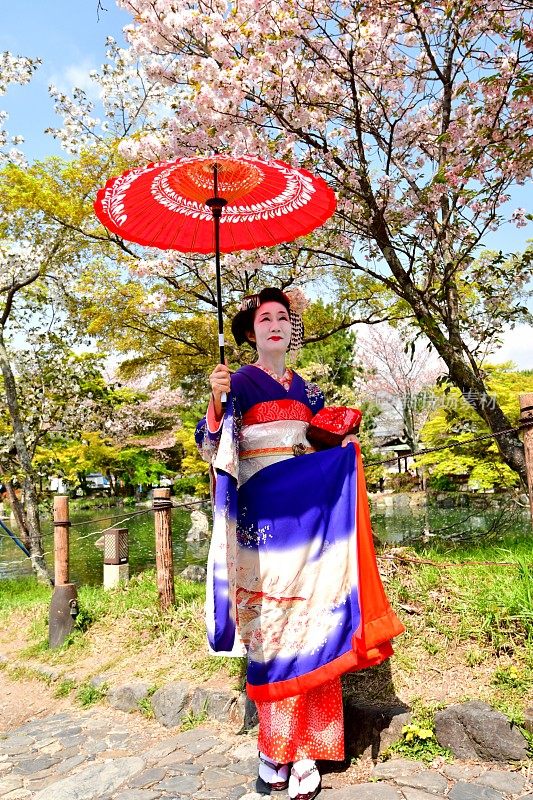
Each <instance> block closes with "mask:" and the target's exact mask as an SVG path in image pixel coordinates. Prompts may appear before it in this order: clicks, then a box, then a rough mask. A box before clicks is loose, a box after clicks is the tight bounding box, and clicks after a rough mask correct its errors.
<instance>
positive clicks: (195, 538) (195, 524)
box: [187, 508, 209, 542]
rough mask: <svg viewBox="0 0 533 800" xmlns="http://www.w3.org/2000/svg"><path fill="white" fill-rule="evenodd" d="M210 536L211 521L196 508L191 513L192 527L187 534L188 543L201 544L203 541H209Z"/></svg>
mask: <svg viewBox="0 0 533 800" xmlns="http://www.w3.org/2000/svg"><path fill="white" fill-rule="evenodd" d="M208 536H209V519H208V517H207V514H204V512H203V511H200V509H199V508H195V509H194V511H191V527H190V529H189V532H188V534H187V541H188V542H199V541H200V540H201V539H207V537H208Z"/></svg>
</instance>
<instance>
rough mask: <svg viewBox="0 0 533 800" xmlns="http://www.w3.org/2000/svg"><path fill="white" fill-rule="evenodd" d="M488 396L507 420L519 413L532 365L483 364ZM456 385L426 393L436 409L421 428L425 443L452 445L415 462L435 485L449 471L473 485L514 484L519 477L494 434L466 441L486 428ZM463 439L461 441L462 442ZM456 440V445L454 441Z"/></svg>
mask: <svg viewBox="0 0 533 800" xmlns="http://www.w3.org/2000/svg"><path fill="white" fill-rule="evenodd" d="M486 382H487V386H488V390H489V394H488V396H487V402H489V403H493V402H494V403H496V402H497V403H498V404H499V405H500V407H501V408H502V409H503V410H504V413H505V415H506V417H507V418H508V419H509V422H510V424H511V425H517V424H518V419H519V413H520V412H519V406H518V395H519V394H520V393H523V392H528V391H529V392H530V391H533V370H529V371H518V370H516V368H515V367H514V365H513V364H511V363H506V364H500V365H494V366H487V367H486ZM468 399H469V398H468V396H466V398H465V397H464V396H462V395H461V393H460V392H459V391H458V390H457V389H456V388H450V387H449V386H442V385H441V386H438V387H435V389H434V390H433V392H432V393H429V392H428V394H427V395H426V402H427V403H430V404H434V405H435V410H434V412H433V413H432V415H431V417H430V419H429V420H428V421H427V422H426V424H425V425H424V427H423V429H422V441H423V446H424V447H428V448H430V447H440V446H442V445H446V444H448V443H449V444H450V445H454V447H451V446H450V448H446V449H444V450H440V451H438V452H436V453H428V454H427V455H425V456H417V458H416V464H417V466H421V467H423V468H424V469H425V470H426V472H427V474H428V475H429V479H430V485H431V481H433V483H434V484H435V485H442V483H443V482H446V479H448V478H450V476H462V477H465V476H466V477H467V479H468V487H469V488H470V489H472V490H484V489H503V488H509V487H513V486H517V485H518V483H519V479H518V476H517V473H516V472H515V471H514V470H512V469H511V468H510V467H509V466H508V465H507V464H506V463H505V461H504V460H503V459H502V457H501V453H500V451H499V449H498V446H497V443H496V441H495V440H494V439H484V440H481V441H479V442H473V443H471V444H469V443H468V440H470V439H472V438H475V437H476V436H480V435H484V434H487V433H490V429H489V427H488V426H487V425H486V424H484V423H483V422H482V421H481V420H480V417H479V415H478V414H477V413H476V411H475V410H474V407H473V405H472V403H470V402H468ZM461 442H465V444H464V445H462V446H461ZM455 445H459V446H455Z"/></svg>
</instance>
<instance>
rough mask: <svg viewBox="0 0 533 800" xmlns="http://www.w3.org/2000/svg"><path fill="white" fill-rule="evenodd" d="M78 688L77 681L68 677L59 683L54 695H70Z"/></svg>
mask: <svg viewBox="0 0 533 800" xmlns="http://www.w3.org/2000/svg"><path fill="white" fill-rule="evenodd" d="M75 688H76V681H73V680H71V679H70V678H67V679H65V680H63V681H61V683H60V684H59V686H58V687H57V689H56V690H55V692H54V697H68V696H69V694H70V693H71V692H72V691H73V690H74V689H75Z"/></svg>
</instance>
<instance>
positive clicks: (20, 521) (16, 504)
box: [6, 481, 30, 550]
mask: <svg viewBox="0 0 533 800" xmlns="http://www.w3.org/2000/svg"><path fill="white" fill-rule="evenodd" d="M6 491H7V496H8V497H9V503H10V505H11V508H12V511H13V514H14V516H15V519H16V520H17V525H18V528H19V531H20V538H21V540H22V543H23V545H24V547H26V549H27V550H29V549H30V532H29V530H28V525H27V523H26V517H25V516H24V509H23V508H22V503H21V502H20V500H19V499H18V497H17V493H16V491H15V487H14V486H13V481H7V482H6Z"/></svg>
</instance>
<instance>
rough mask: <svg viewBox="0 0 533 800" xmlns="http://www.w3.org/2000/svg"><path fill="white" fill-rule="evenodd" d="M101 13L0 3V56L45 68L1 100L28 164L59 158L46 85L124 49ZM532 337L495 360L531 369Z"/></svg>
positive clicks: (527, 199)
mask: <svg viewBox="0 0 533 800" xmlns="http://www.w3.org/2000/svg"><path fill="white" fill-rule="evenodd" d="M102 4H103V6H104V8H105V10H102V11H100V14H99V17H98V13H97V7H98V0H14V2H13V0H0V11H1V14H0V19H1V26H0V51H3V50H10V51H11V52H12V53H15V54H18V55H26V56H33V57H39V58H41V59H42V61H43V63H42V65H41V66H40V68H39V69H38V71H37V73H36V75H35V77H34V79H33V81H32V82H31V83H30V84H29V85H27V86H15V85H13V86H12V87H10V88H9V89H8V93H7V95H5V96H3V97H1V98H0V108H2V109H5V110H6V111H7V112H8V113H9V120H8V121H7V124H6V127H7V129H8V130H9V132H10V133H11V134H12V135H13V134H21V135H22V136H24V138H25V144H24V145H23V146H22V149H23V150H24V152H25V153H26V156H27V158H28V159H29V160H30V161H32V160H34V159H38V158H44V157H45V156H47V155H52V154H58V155H59V154H61V150H60V148H59V145H58V144H57V142H55V141H54V139H52V137H50V136H47V135H45V134H44V130H45V128H47V127H49V126H52V127H54V126H56V127H57V126H59V125H60V120H59V119H58V117H56V115H55V114H54V111H53V105H52V102H51V99H50V97H49V95H48V91H47V88H48V85H49V84H50V83H54V84H55V85H56V86H59V87H60V88H61V89H63V90H66V91H70V89H71V88H72V86H74V85H80V86H82V88H85V87H86V85H87V77H88V73H89V71H90V70H92V69H98V68H99V67H100V65H101V64H102V62H103V61H104V58H105V40H106V37H107V36H113V37H114V38H115V39H116V40H117V41H118V42H119V43H120V44H123V42H124V40H123V36H122V27H123V26H124V25H125V24H127V23H129V22H130V21H131V17H130V16H129V14H127V13H125V12H124V11H122V10H119V9H118V8H117V7H116V5H115V2H114V0H102ZM532 195H533V192H532V191H531V185H529V187H519V188H517V189H516V190H515V191H514V192H513V195H512V200H511V202H510V203H509V204H507V206H506V207H505V209H504V213H505V214H506V215H507V216H510V214H511V212H512V210H513V209H514V208H516V207H518V206H523V207H525V208H526V209H527V211H532V210H533V202H532ZM532 237H533V226H532V225H531V224H530V225H528V226H527V227H526V228H520V229H517V228H516V227H515V226H514V225H511V224H508V225H505V226H503V227H502V228H501V229H500V230H499V231H497V232H496V233H494V234H493V235H492V236H491V238H490V239H487V242H486V245H487V246H490V247H494V248H498V249H499V248H501V249H503V250H504V252H510V251H513V250H514V251H516V250H520V249H523V248H524V247H525V245H526V242H527V240H528V239H531V238H532ZM532 341H533V331H532V329H531V328H530V327H526V326H520V327H519V328H518V329H516V330H515V331H511V332H509V335H508V336H507V337H506V341H505V344H504V348H503V350H502V351H501V352H500V353H499V354H498V358H499V360H500V359H501V360H503V359H504V358H505V359H508V358H510V359H512V360H515V361H516V362H517V364H518V365H519V366H521V367H531V368H533V346H532V345H531V342H532Z"/></svg>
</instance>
